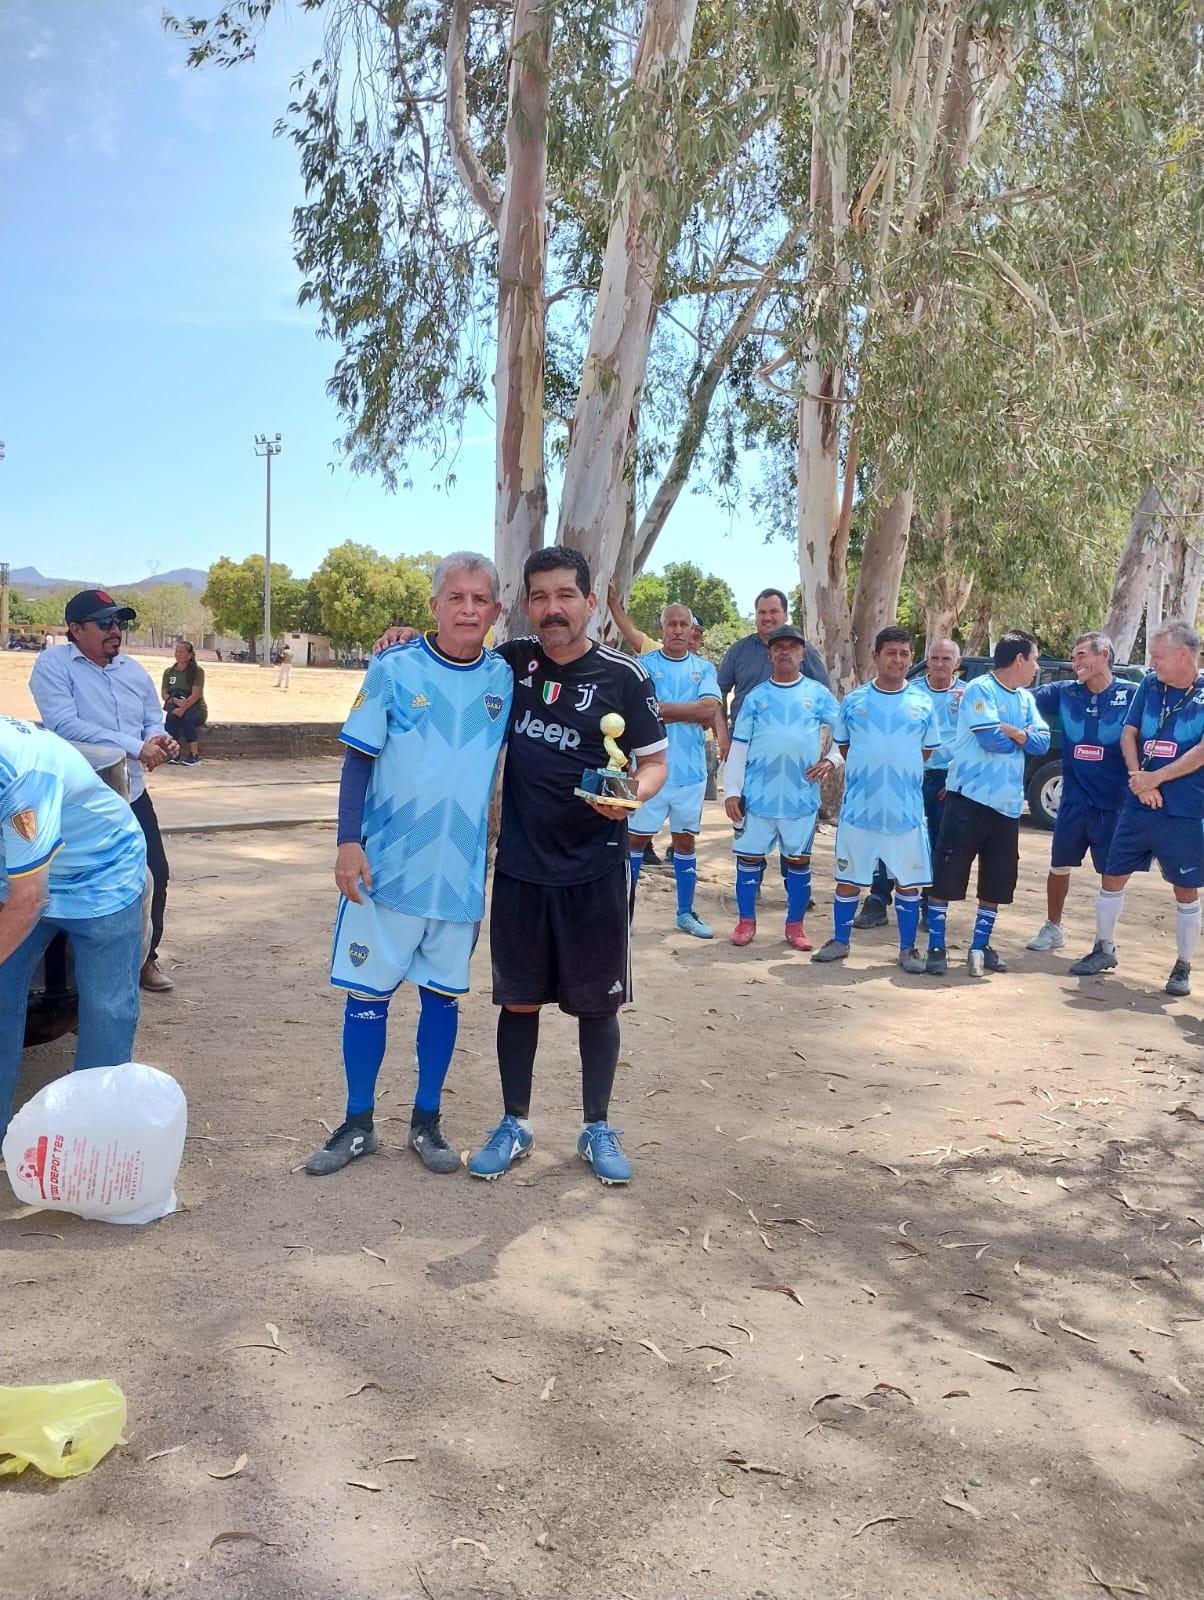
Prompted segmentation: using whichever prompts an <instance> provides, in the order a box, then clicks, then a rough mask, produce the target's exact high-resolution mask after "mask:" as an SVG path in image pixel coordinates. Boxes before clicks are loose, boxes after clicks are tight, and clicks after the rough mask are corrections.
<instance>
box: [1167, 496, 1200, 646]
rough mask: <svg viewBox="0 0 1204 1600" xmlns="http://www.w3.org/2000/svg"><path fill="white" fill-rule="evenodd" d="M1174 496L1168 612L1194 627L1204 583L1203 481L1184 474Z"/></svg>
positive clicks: (1168, 563)
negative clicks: (1202, 539) (1203, 547)
mask: <svg viewBox="0 0 1204 1600" xmlns="http://www.w3.org/2000/svg"><path fill="white" fill-rule="evenodd" d="M1177 476H1178V480H1179V482H1178V488H1177V491H1176V494H1175V507H1174V511H1173V513H1172V515H1173V518H1174V523H1173V526H1174V537H1173V541H1172V543H1171V545H1170V549H1169V551H1168V562H1167V568H1168V570H1167V591H1166V609H1167V612H1168V614H1169V615H1171V616H1175V617H1182V618H1184V620H1185V621H1187V622H1190V623H1191V624H1192V626H1193V627H1194V626H1195V622H1196V616H1197V614H1198V612H1199V610H1200V587H1201V581H1202V580H1204V552H1202V551H1201V549H1200V545H1199V539H1200V531H1199V521H1200V517H1199V513H1200V507H1201V503H1202V501H1204V478H1201V477H1200V476H1199V475H1198V474H1196V473H1193V472H1186V471H1181V472H1179V473H1178V474H1177Z"/></svg>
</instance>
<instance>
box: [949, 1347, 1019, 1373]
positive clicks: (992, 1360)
mask: <svg viewBox="0 0 1204 1600" xmlns="http://www.w3.org/2000/svg"><path fill="white" fill-rule="evenodd" d="M962 1355H964V1356H973V1357H974V1359H975V1361H985V1362H986V1364H987V1366H989V1367H998V1368H999V1370H1000V1372H1015V1370H1016V1369H1015V1367H1013V1366H1011V1365H1010V1364H1009V1363H1008V1362H1006V1361H1001V1360H1000V1358H999V1357H998V1356H984V1355H980V1354H979V1352H978V1351H977V1350H966V1349H964V1348H963V1349H962Z"/></svg>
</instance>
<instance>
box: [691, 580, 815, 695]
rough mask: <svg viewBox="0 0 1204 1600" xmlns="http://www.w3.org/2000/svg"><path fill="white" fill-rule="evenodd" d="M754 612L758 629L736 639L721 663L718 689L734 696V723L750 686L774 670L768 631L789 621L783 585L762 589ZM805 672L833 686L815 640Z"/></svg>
mask: <svg viewBox="0 0 1204 1600" xmlns="http://www.w3.org/2000/svg"><path fill="white" fill-rule="evenodd" d="M754 615H755V617H756V623H757V631H756V633H750V634H748V636H747V637H746V638H743V639H737V640H736V642H735V644H734V645H732V647H731V649H730V650H729V651H728V653H727V654H726V655H725V656H724V658H723V660H722V661H721V662H720V663H719V692H720V694H722V695H723V696H724V699H725V700H726V698H727V696H728V695H729V694H730V695H731V697H732V698H731V703H730V704H729V705H728V708H727V712H728V721H729V724H730V725H731V726H732V727H734V726H735V722H736V718H737V717H738V716H739V715H740V707H741V706H742V705H743V704H744V697H745V695H746V694H747V693H748V692H749V690H750V689H755V688H756V687H757V685H758V684H760V683H764V682H765V681H766V680H767V679H768V678H769V675H770V673H771V672H772V671H773V667H772V665H771V663H770V660H769V635H770V634H771V633H772V632H773V631H774V629H775V628H783V627H785V625H786V624H787V623H788V622H789V621H790V618H789V616H788V615H787V610H786V596H785V595H784V594H783V593H782V591H781V590H780V589H762V590H761V593H760V594H759V595H758V596H757V600H756V611H755V613H754ZM802 674H803V677H804V678H814V679H815V681H816V683H822V684H823V686H824V688H825V689H830V688H831V687H832V680H831V679H830V678H829V676H828V669H827V667H825V666H824V662H823V657H822V656H821V655H820V653H819V651H818V650H817V649H816V648H815V646H814V645H813V644H808V645H807V647H806V650H805V652H804V655H803V664H802Z"/></svg>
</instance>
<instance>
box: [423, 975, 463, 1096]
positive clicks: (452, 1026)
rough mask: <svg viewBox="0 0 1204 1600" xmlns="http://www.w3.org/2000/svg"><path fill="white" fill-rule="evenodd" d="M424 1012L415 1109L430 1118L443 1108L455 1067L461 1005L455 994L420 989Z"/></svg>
mask: <svg viewBox="0 0 1204 1600" xmlns="http://www.w3.org/2000/svg"><path fill="white" fill-rule="evenodd" d="M418 997H419V1000H420V1002H421V1005H422V1009H421V1011H420V1012H419V1014H418V1089H417V1092H416V1093H415V1095H414V1109H415V1110H416V1111H424V1112H426V1113H427V1114H428V1115H430V1114H433V1113H434V1112H436V1111H438V1109H439V1099H440V1096H441V1095H442V1093H443V1080H444V1078H446V1077H447V1069H448V1067H450V1066H451V1058H452V1053H453V1051H454V1050H455V1048H456V1031H457V1029H458V1028H459V1026H460V1006H459V1002H458V1001H457V999H456V997H455V995H452V994H439V993H438V992H437V991H436V990H434V989H419V991H418Z"/></svg>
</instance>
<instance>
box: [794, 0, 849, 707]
mask: <svg viewBox="0 0 1204 1600" xmlns="http://www.w3.org/2000/svg"><path fill="white" fill-rule="evenodd" d="M853 10H854V7H853V0H828V3H827V4H825V5H822V6H821V7H820V26H819V35H818V39H817V43H816V68H817V84H816V89H815V93H814V95H813V96H812V104H811V118H812V133H811V190H810V197H809V212H810V234H811V250H810V257H809V264H808V271H809V274H814V275H815V276H817V277H819V276H825V275H826V276H827V277H828V278H829V279H830V281H831V283H832V284H833V285H834V286H836V285H841V284H843V282H844V279H845V277H846V275H847V273H846V267H845V263H844V250H843V236H844V232H845V228H846V226H847V223H848V216H849V193H848V175H849V174H848V169H849V155H848V143H847V125H848V109H849V93H850V87H851V82H852V50H853ZM823 295H824V291H823V290H821V291H820V292H819V294H818V295H817V296H816V299H815V305H814V308H813V318H818V317H819V315H820V311H821V307H822V301H823ZM843 316H844V308H843V304H841V305H839V306H838V307H837V311H836V318H835V320H839V319H840V318H842V317H843ZM801 368H802V371H801V377H802V394H801V396H800V398H799V402H798V546H799V585H800V593H801V596H802V607H803V628H804V631H805V632H806V633H808V635H809V636H810V638H811V639H812V641H813V642H814V644H815V646H816V648H817V649H818V650H819V652H820V654H821V655H822V656H823V658H824V660H825V662H826V663H827V665H828V668H829V670H830V671H831V672H832V674H833V676H834V678H835V680H836V682H837V683H839V684H841V685H847V684H848V683H849V682H850V681H851V679H852V676H853V649H852V639H851V618H850V614H849V601H848V537H847V528H846V527H845V520H846V519H844V518H842V517H841V516H840V509H839V499H838V497H839V486H840V415H839V402H840V400H841V398H842V397H841V383H842V374H843V360H833V359H832V356H831V354H830V352H827V351H825V350H824V349H823V348H822V347H821V343H820V335H819V331H818V329H817V328H816V327H815V326H814V324H813V326H812V328H811V331H810V332H809V333H808V335H807V339H806V342H805V345H804V351H803V360H802V363H801Z"/></svg>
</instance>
